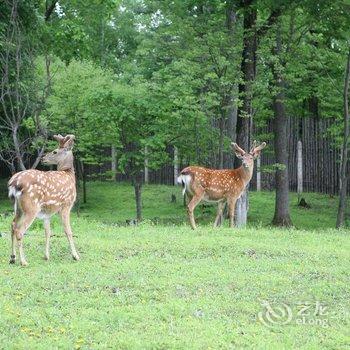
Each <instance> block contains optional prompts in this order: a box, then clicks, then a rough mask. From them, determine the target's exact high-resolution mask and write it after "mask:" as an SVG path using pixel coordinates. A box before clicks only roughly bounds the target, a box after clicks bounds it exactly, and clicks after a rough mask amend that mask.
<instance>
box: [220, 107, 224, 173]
mask: <svg viewBox="0 0 350 350" xmlns="http://www.w3.org/2000/svg"><path fill="white" fill-rule="evenodd" d="M219 128H220V135H219V169H223V168H224V136H225V134H224V130H225V116H224V112H223V111H222V115H221V117H220V119H219Z"/></svg>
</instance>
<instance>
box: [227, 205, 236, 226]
mask: <svg viewBox="0 0 350 350" xmlns="http://www.w3.org/2000/svg"><path fill="white" fill-rule="evenodd" d="M236 201H237V199H230V200H229V202H228V216H229V219H230V227H231V228H232V227H234V216H235V207H236Z"/></svg>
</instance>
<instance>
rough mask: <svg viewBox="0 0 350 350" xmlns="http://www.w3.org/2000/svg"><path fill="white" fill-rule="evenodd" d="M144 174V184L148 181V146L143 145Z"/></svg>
mask: <svg viewBox="0 0 350 350" xmlns="http://www.w3.org/2000/svg"><path fill="white" fill-rule="evenodd" d="M144 175H145V184H148V183H149V171H148V148H147V146H145V170H144Z"/></svg>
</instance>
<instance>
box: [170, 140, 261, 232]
mask: <svg viewBox="0 0 350 350" xmlns="http://www.w3.org/2000/svg"><path fill="white" fill-rule="evenodd" d="M231 145H232V147H233V149H234V151H235V154H236V156H237V157H238V158H239V159H241V160H242V165H241V166H240V167H239V168H237V169H224V170H217V169H207V168H202V167H198V166H189V167H187V168H185V169H183V170H182V171H181V173H180V176H179V177H178V179H177V181H178V183H179V184H182V186H183V194H185V193H186V194H187V196H188V197H189V199H190V202H189V203H188V205H187V210H188V216H189V219H190V224H191V227H192V228H193V229H195V228H196V222H195V220H194V214H193V212H194V209H195V208H196V206H197V205H198V204H199V203H200V202H201V201H205V202H217V203H218V211H217V215H216V219H215V222H214V227H216V226H218V224H219V222H220V219H221V216H222V211H223V208H224V204H225V202H227V204H228V208H229V218H230V227H233V225H234V212H235V205H236V201H237V199H238V198H239V197H240V196H241V195H242V193H243V191H244V189H245V187H246V186H247V184H248V183H249V181H250V179H251V178H252V175H253V168H254V159H256V158H257V157H258V156H259V155H260V152H261V150H262V149H263V148H264V147H265V146H266V143H265V142H263V143H262V144H261V145H260V146H256V141H254V143H253V147H252V149H251V150H250V152H249V153H247V152H245V151H244V150H243V149H242V148H240V147H239V146H238V145H237V144H236V143H232V144H231Z"/></svg>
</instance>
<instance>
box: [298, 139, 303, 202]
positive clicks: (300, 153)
mask: <svg viewBox="0 0 350 350" xmlns="http://www.w3.org/2000/svg"><path fill="white" fill-rule="evenodd" d="M297 151H298V157H297V163H298V164H297V171H298V172H297V174H298V175H297V177H298V187H297V192H298V202H299V201H300V197H301V194H302V193H303V145H302V142H301V141H300V140H299V141H298V145H297Z"/></svg>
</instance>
